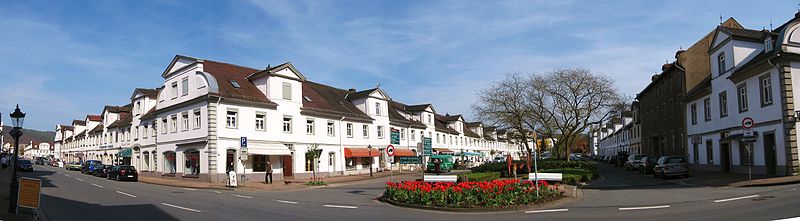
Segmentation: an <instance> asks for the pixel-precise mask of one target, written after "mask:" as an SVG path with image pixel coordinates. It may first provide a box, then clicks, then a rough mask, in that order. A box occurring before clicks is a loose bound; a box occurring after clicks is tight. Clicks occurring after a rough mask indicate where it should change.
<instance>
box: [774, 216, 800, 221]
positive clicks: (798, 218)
mask: <svg viewBox="0 0 800 221" xmlns="http://www.w3.org/2000/svg"><path fill="white" fill-rule="evenodd" d="M797 220H800V216H799V217H794V218H786V219H778V220H774V221H797Z"/></svg>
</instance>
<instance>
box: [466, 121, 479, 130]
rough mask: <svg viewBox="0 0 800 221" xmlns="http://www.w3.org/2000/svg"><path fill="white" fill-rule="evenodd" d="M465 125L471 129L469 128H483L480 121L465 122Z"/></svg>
mask: <svg viewBox="0 0 800 221" xmlns="http://www.w3.org/2000/svg"><path fill="white" fill-rule="evenodd" d="M464 125H466V126H467V127H468V128H469V127H479V126H483V123H481V122H480V121H476V122H465V123H464Z"/></svg>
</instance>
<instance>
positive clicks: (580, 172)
mask: <svg viewBox="0 0 800 221" xmlns="http://www.w3.org/2000/svg"><path fill="white" fill-rule="evenodd" d="M539 172H541V173H562V174H564V175H577V176H578V178H579V180H580V181H581V182H586V181H589V180H592V179H593V178H596V177H597V176H598V175H597V174H596V173H595V172H593V171H589V170H584V169H574V168H559V169H546V170H539Z"/></svg>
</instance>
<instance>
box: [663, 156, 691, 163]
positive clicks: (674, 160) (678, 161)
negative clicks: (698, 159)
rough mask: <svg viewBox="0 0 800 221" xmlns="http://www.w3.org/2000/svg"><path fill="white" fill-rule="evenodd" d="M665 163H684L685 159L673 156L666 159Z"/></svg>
mask: <svg viewBox="0 0 800 221" xmlns="http://www.w3.org/2000/svg"><path fill="white" fill-rule="evenodd" d="M667 163H686V160H684V159H683V157H673V158H669V159H668V160H667Z"/></svg>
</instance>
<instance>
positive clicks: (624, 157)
mask: <svg viewBox="0 0 800 221" xmlns="http://www.w3.org/2000/svg"><path fill="white" fill-rule="evenodd" d="M616 156H617V157H616V158H615V159H614V166H615V167H621V166H625V162H626V161H628V151H620V152H617V155H616Z"/></svg>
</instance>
